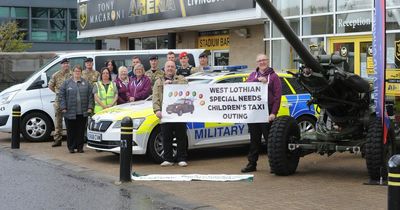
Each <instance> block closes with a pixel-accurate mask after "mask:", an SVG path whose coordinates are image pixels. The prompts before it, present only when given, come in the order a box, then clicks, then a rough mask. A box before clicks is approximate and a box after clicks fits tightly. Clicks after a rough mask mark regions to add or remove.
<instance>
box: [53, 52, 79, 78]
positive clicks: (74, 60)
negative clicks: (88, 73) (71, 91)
mask: <svg viewBox="0 0 400 210" xmlns="http://www.w3.org/2000/svg"><path fill="white" fill-rule="evenodd" d="M85 59H86V57H78V58H70V59H69V67H70V69H71V70H72V68H74V66H75V65H78V64H79V65H80V66H81V67H82V68H83V69H85V62H84V61H85ZM58 70H61V64H60V63H57V64H56V65H54V66H52V67H50V68H49V69H48V70H47V71H46V76H47V81H50V78H51V76H53V74H54V73H56V72H57V71H58Z"/></svg>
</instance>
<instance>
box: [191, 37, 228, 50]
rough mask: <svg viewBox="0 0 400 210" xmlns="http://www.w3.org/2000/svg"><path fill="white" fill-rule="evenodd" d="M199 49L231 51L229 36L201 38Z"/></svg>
mask: <svg viewBox="0 0 400 210" xmlns="http://www.w3.org/2000/svg"><path fill="white" fill-rule="evenodd" d="M198 48H202V49H207V50H225V49H229V34H224V35H215V36H199V39H198Z"/></svg>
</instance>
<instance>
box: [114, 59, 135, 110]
mask: <svg viewBox="0 0 400 210" xmlns="http://www.w3.org/2000/svg"><path fill="white" fill-rule="evenodd" d="M130 81H131V79H130V78H129V76H128V69H127V68H126V67H125V66H121V67H119V68H118V77H117V78H116V79H115V84H116V85H117V89H118V100H117V104H124V103H126V102H129V97H128V92H129V89H128V85H129V82H130Z"/></svg>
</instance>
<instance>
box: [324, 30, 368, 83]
mask: <svg viewBox="0 0 400 210" xmlns="http://www.w3.org/2000/svg"><path fill="white" fill-rule="evenodd" d="M329 46H330V47H329V49H330V52H329V53H330V54H331V53H334V54H337V55H341V56H343V57H347V62H348V65H346V66H345V68H346V70H347V71H349V72H351V73H355V74H358V75H360V76H362V77H364V78H366V77H370V76H372V73H373V59H372V37H371V36H351V37H332V38H329Z"/></svg>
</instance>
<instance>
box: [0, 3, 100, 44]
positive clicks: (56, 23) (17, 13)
mask: <svg viewBox="0 0 400 210" xmlns="http://www.w3.org/2000/svg"><path fill="white" fill-rule="evenodd" d="M7 21H16V22H17V23H18V26H19V28H20V31H21V32H24V33H25V37H24V40H25V41H26V42H29V43H32V48H30V49H28V50H27V51H65V50H89V49H95V42H94V39H93V38H84V39H78V38H77V31H78V24H79V23H78V16H77V1H76V0H63V1H57V0H35V1H26V0H0V23H4V22H7Z"/></svg>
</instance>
